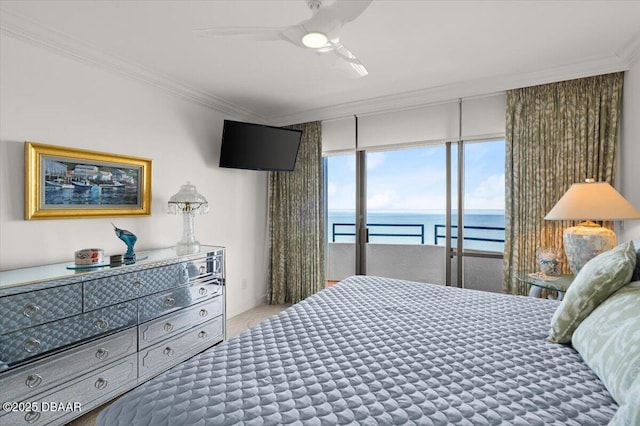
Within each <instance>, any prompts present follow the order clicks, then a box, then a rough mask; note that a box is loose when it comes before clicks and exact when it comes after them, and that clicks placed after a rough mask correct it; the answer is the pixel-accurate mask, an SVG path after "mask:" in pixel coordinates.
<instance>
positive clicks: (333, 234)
mask: <svg viewBox="0 0 640 426" xmlns="http://www.w3.org/2000/svg"><path fill="white" fill-rule="evenodd" d="M339 226H350V227H355V226H356V225H355V224H354V223H334V224H333V225H332V227H331V241H332V242H334V243H335V242H336V237H349V236H351V237H355V235H356V233H355V230H354V232H337V230H336V227H339ZM367 227H368V228H376V227H378V228H379V227H384V228H392V227H401V228H405V229H406V228H414V229H415V230H416V231H417V232H416V233H410V234H409V233H395V232H394V233H380V232H370V233H369V236H370V237H409V238H420V244H424V224H421V223H417V224H407V223H368V224H367ZM445 228H446V225H441V224H435V225H433V244H434V245H438V240H439V239H441V238H445V237H446V235H444V234H440V233H439V232H440V230H441V229H442V230H444V229H445ZM451 228H452V229H457V228H458V226H457V225H453V226H451ZM463 228H464V229H465V230H480V231H501V232H503V233H504V228H503V227H497V226H464V227H463ZM503 235H504V234H503ZM451 238H452V239H457V238H458V236H457V235H452V236H451ZM463 240H468V241H483V242H491V243H504V238H489V237H486V236H467V235H466V234H465V236H464V237H463Z"/></svg>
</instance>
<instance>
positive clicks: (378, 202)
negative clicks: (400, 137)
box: [366, 144, 447, 284]
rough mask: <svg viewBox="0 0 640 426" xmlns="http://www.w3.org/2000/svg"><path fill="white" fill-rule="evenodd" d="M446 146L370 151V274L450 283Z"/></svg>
mask: <svg viewBox="0 0 640 426" xmlns="http://www.w3.org/2000/svg"><path fill="white" fill-rule="evenodd" d="M446 170H447V168H446V147H445V145H443V144H442V145H429V146H422V147H412V148H405V149H396V150H387V151H375V152H367V153H366V195H367V197H366V218H367V221H366V222H367V228H368V234H369V239H368V244H367V246H366V259H367V268H366V273H367V274H368V275H379V276H386V277H394V278H402V279H408V280H414V281H426V282H431V283H436V284H444V283H445V276H444V269H443V264H444V251H443V248H442V246H440V247H438V246H437V245H436V244H437V242H438V241H437V238H436V235H437V232H438V230H439V229H440V226H444V224H445V217H446V216H445V214H446V211H445V207H446V189H447V188H446Z"/></svg>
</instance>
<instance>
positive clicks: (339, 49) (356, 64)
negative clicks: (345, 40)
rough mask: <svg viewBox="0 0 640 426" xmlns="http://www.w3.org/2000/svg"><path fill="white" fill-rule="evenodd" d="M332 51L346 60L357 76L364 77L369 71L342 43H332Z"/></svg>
mask: <svg viewBox="0 0 640 426" xmlns="http://www.w3.org/2000/svg"><path fill="white" fill-rule="evenodd" d="M332 52H333V53H335V54H336V55H338V57H339V58H340V59H342V60H343V61H344V62H346V63H347V64H348V65H349V67H350V68H351V71H352V72H354V73H356V74H357V76H358V77H364V76H366V75H368V74H369V71H367V69H366V68H365V66H364V65H363V64H362V62H360V60H358V58H356V56H355V55H354V54H353V53H351V51H349V49H347V48H346V47H344V45H342V43H336V44H334V49H333V50H332Z"/></svg>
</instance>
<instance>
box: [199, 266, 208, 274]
mask: <svg viewBox="0 0 640 426" xmlns="http://www.w3.org/2000/svg"><path fill="white" fill-rule="evenodd" d="M205 272H207V267H206V266H205V265H200V275H202V274H204V273H205Z"/></svg>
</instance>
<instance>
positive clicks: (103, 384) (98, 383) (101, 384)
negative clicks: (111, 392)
mask: <svg viewBox="0 0 640 426" xmlns="http://www.w3.org/2000/svg"><path fill="white" fill-rule="evenodd" d="M108 384H109V382H108V381H106V380H105V379H103V378H102V377H100V378H99V379H98V380H96V383H95V387H96V388H98V389H100V390H102V389H104V388H106V387H107V385H108Z"/></svg>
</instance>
